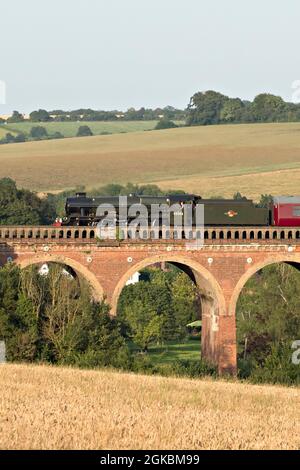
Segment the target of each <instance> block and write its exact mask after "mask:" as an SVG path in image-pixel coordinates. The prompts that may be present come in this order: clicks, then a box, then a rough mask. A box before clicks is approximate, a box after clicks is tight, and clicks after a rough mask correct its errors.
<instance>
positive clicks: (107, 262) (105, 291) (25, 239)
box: [0, 226, 300, 374]
mask: <svg viewBox="0 0 300 470" xmlns="http://www.w3.org/2000/svg"><path fill="white" fill-rule="evenodd" d="M168 236H169V237H170V238H169V239H168V240H153V239H148V240H126V241H122V242H118V241H109V240H106V241H104V240H98V239H97V238H96V236H95V230H94V229H93V228H92V227H59V228H57V227H55V228H54V227H49V226H48V227H1V226H0V264H1V265H3V264H5V263H6V262H7V261H14V262H16V263H17V264H19V265H20V267H21V268H25V267H27V266H29V265H32V264H39V263H44V262H58V263H63V264H66V265H68V266H70V267H71V268H72V269H73V270H74V271H75V272H76V273H77V274H78V275H79V277H80V276H82V277H84V278H85V279H86V280H87V281H88V282H89V283H90V285H91V287H92V289H93V292H94V295H95V296H96V297H97V298H99V299H100V298H105V299H106V300H107V302H108V303H109V304H110V306H111V313H112V314H113V315H115V314H116V313H117V303H118V299H119V295H120V293H121V291H122V288H123V287H124V285H125V284H126V281H127V280H128V279H129V277H130V276H131V275H133V274H134V273H135V272H137V271H140V270H141V269H143V268H145V267H146V266H149V265H151V264H154V263H158V262H169V263H172V264H174V265H176V266H178V267H179V268H181V269H182V270H183V271H185V272H186V273H187V274H188V275H189V276H190V277H191V278H192V279H193V281H194V282H195V283H196V285H197V286H198V289H199V292H200V294H201V311H202V345H201V347H202V355H203V357H205V358H207V359H208V360H210V361H212V362H214V363H215V364H217V365H218V368H219V372H220V373H226V372H227V373H230V374H235V372H236V320H235V313H236V304H237V301H238V298H239V294H240V292H241V290H242V288H243V286H244V285H245V283H246V282H247V280H248V279H249V278H250V277H251V276H252V275H253V274H254V273H256V272H257V271H259V270H260V269H261V268H263V267H264V266H267V265H269V264H273V263H279V262H286V263H289V264H292V265H295V266H297V265H298V263H299V264H300V231H299V230H297V229H291V228H282V229H275V228H270V227H265V228H261V227H260V228H258V227H256V228H254V227H231V228H228V227H226V228H225V227H223V228H222V227H216V228H209V229H207V230H206V231H205V233H204V240H203V243H202V245H200V246H198V245H197V246H196V245H195V243H194V242H192V241H188V240H178V239H175V234H173V233H171V234H168Z"/></svg>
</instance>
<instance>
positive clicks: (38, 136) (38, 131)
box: [30, 126, 48, 140]
mask: <svg viewBox="0 0 300 470" xmlns="http://www.w3.org/2000/svg"><path fill="white" fill-rule="evenodd" d="M30 137H31V138H32V139H34V140H42V139H45V138H47V137H48V132H47V130H46V129H45V127H43V126H34V127H32V129H31V131H30Z"/></svg>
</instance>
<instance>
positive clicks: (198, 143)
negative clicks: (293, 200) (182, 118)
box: [0, 123, 300, 198]
mask: <svg viewBox="0 0 300 470" xmlns="http://www.w3.org/2000/svg"><path fill="white" fill-rule="evenodd" d="M3 176H10V177H12V178H14V179H15V180H16V181H17V183H18V185H19V186H23V187H27V188H31V189H35V190H39V191H47V190H60V189H64V188H73V187H75V186H76V185H82V184H83V185H85V186H87V187H88V188H91V187H95V186H100V185H103V184H106V183H111V182H119V183H127V182H129V181H130V182H133V183H150V182H151V183H152V182H153V183H157V184H159V185H160V186H162V187H163V188H165V189H168V188H170V189H176V188H178V189H179V188H180V189H184V190H187V191H193V192H195V193H197V194H201V195H203V196H217V195H222V196H231V195H232V194H233V193H234V192H236V191H240V192H243V193H244V194H246V195H248V196H252V197H255V198H258V197H259V196H260V194H261V193H272V194H299V192H300V189H299V186H300V185H299V183H300V123H288V124H251V125H250V124H249V125H248V124H247V125H246V124H245V125H226V126H207V127H192V128H178V129H169V130H165V131H151V132H132V133H128V134H116V135H106V136H94V137H85V138H73V139H64V140H51V141H42V142H28V143H24V144H10V145H2V146H0V177H3Z"/></svg>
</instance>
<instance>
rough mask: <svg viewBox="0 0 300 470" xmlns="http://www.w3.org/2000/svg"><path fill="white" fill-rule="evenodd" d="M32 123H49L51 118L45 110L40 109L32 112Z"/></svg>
mask: <svg viewBox="0 0 300 470" xmlns="http://www.w3.org/2000/svg"><path fill="white" fill-rule="evenodd" d="M29 118H30V121H32V122H48V121H51V116H50V114H49V113H48V111H46V110H45V109H39V110H38V111H32V113H30V115H29Z"/></svg>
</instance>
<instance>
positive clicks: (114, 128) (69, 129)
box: [0, 121, 157, 137]
mask: <svg viewBox="0 0 300 470" xmlns="http://www.w3.org/2000/svg"><path fill="white" fill-rule="evenodd" d="M156 123H157V121H121V122H120V121H116V122H48V123H47V122H42V123H34V122H22V123H16V124H5V125H3V126H1V127H0V132H1V131H2V132H3V133H4V134H5V133H6V132H11V133H18V132H23V133H24V134H25V135H29V133H30V130H31V128H32V127H33V126H43V127H45V128H46V129H47V131H48V134H49V135H51V134H54V133H55V132H60V133H61V134H63V135H64V136H65V137H75V136H76V134H77V131H78V128H79V127H80V126H84V125H87V126H89V127H90V129H91V130H92V132H93V134H94V135H101V134H103V133H109V134H120V133H123V132H126V133H127V132H139V131H147V130H152V129H154V127H155V126H156Z"/></svg>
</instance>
